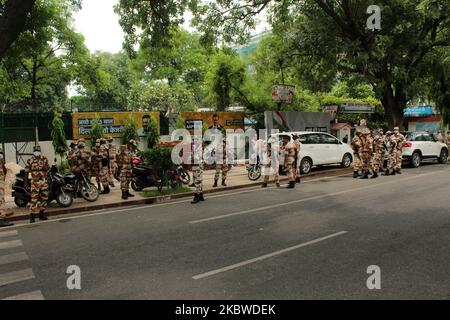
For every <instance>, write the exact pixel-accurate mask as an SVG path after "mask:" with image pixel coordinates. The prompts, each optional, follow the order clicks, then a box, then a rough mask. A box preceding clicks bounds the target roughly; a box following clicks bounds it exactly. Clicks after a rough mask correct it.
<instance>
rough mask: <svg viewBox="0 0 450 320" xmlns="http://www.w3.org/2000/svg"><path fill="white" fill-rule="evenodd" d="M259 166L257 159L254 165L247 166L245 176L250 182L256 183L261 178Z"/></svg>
mask: <svg viewBox="0 0 450 320" xmlns="http://www.w3.org/2000/svg"><path fill="white" fill-rule="evenodd" d="M261 171H262V170H261V164H260V163H259V158H258V159H257V160H256V163H253V164H249V165H248V166H247V176H248V178H249V179H250V180H251V181H256V180H258V179H259V178H260V177H261Z"/></svg>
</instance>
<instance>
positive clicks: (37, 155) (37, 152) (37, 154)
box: [33, 151, 41, 157]
mask: <svg viewBox="0 0 450 320" xmlns="http://www.w3.org/2000/svg"><path fill="white" fill-rule="evenodd" d="M33 155H34V156H35V157H39V156H40V155H41V153H40V152H39V151H34V152H33Z"/></svg>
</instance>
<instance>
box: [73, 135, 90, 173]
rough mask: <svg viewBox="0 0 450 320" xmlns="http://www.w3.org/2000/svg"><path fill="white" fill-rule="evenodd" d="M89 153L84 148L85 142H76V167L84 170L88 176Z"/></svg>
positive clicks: (80, 140)
mask: <svg viewBox="0 0 450 320" xmlns="http://www.w3.org/2000/svg"><path fill="white" fill-rule="evenodd" d="M90 158H91V153H90V152H89V150H87V148H86V142H85V141H84V139H83V138H81V139H79V140H78V141H77V152H76V167H78V168H80V169H81V170H84V171H85V172H86V174H88V175H89V168H90V162H89V160H90Z"/></svg>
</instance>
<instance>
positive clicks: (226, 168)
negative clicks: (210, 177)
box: [213, 139, 231, 187]
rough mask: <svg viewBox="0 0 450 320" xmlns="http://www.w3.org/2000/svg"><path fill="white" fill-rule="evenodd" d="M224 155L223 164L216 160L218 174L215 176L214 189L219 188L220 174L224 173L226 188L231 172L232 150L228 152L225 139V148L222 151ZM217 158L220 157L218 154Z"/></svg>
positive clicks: (223, 183)
mask: <svg viewBox="0 0 450 320" xmlns="http://www.w3.org/2000/svg"><path fill="white" fill-rule="evenodd" d="M221 153H222V154H221V155H222V163H218V161H217V159H216V173H215V174H214V185H213V187H217V181H218V180H219V176H220V172H222V186H226V184H225V180H226V179H227V174H228V171H229V170H230V166H229V161H230V160H231V155H230V150H228V146H227V143H226V141H225V139H224V140H223V148H222V150H221ZM216 156H220V152H219V154H216Z"/></svg>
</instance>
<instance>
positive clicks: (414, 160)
mask: <svg viewBox="0 0 450 320" xmlns="http://www.w3.org/2000/svg"><path fill="white" fill-rule="evenodd" d="M420 161H421V156H420V153H419V152H414V153H413V154H412V156H411V160H410V162H409V164H410V165H411V167H413V168H418V167H419V166H420Z"/></svg>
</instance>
